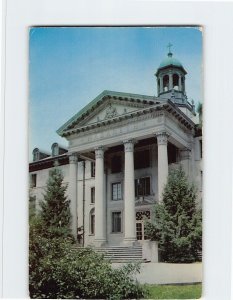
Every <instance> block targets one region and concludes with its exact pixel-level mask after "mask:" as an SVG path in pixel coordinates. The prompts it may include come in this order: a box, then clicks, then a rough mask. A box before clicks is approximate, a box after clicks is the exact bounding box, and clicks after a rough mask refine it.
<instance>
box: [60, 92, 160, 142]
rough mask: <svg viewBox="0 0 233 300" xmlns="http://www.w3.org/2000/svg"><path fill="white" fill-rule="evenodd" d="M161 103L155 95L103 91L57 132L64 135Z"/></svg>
mask: <svg viewBox="0 0 233 300" xmlns="http://www.w3.org/2000/svg"><path fill="white" fill-rule="evenodd" d="M158 103H160V102H159V101H158V98H155V97H154V96H146V95H138V94H129V93H122V92H113V91H103V92H102V93H101V94H100V95H98V96H97V97H96V98H95V99H94V100H92V101H91V102H90V103H89V104H88V105H86V106H85V107H84V108H83V109H82V110H81V111H79V112H78V113H77V114H76V115H74V116H73V117H72V118H71V119H70V120H68V121H67V122H66V123H65V124H64V125H63V126H61V127H60V128H59V129H58V130H57V133H58V134H59V135H60V136H64V135H65V134H66V133H67V132H70V131H72V130H73V129H79V128H81V127H84V126H89V125H91V126H92V124H93V125H94V124H98V122H100V123H101V122H103V121H105V120H114V118H116V119H117V118H118V119H119V117H121V116H122V117H124V116H127V115H129V114H130V113H135V112H136V111H137V110H142V109H144V108H147V107H149V106H151V105H155V104H158Z"/></svg>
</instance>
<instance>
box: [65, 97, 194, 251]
mask: <svg viewBox="0 0 233 300" xmlns="http://www.w3.org/2000/svg"><path fill="white" fill-rule="evenodd" d="M125 101H126V100H125ZM119 102H120V101H119V100H118V102H117V101H116V99H114V101H113V103H114V104H115V109H114V112H115V115H114V116H113V117H112V118H109V119H103V120H100V118H96V120H97V119H98V120H99V121H98V122H93V123H89V124H87V125H85V122H81V126H77V125H76V126H75V127H74V129H68V130H67V131H65V132H64V136H65V137H66V138H67V139H68V141H69V152H70V153H72V155H71V156H70V179H69V182H70V184H69V185H70V191H71V192H70V198H71V203H72V212H73V211H75V205H77V202H78V200H77V198H78V196H77V195H78V194H79V192H78V191H77V188H78V185H77V177H75V175H74V174H77V168H78V163H77V162H76V163H75V161H74V157H78V156H79V155H81V156H84V157H87V158H88V157H91V158H92V160H94V161H95V183H94V189H95V191H94V195H95V205H94V215H95V218H94V219H95V224H94V227H95V230H94V232H95V234H94V240H93V242H94V244H95V245H98V246H101V245H105V244H107V243H109V241H110V242H111V239H112V240H114V239H115V240H116V241H117V243H119V242H120V243H121V244H132V243H133V242H135V241H136V240H137V234H136V217H135V213H136V204H137V197H136V191H135V184H136V183H137V181H139V183H140V182H141V183H142V184H143V189H144V190H145V189H147V190H148V189H149V192H148V191H146V196H147V198H150V200H146V201H149V202H148V203H147V204H145V203H144V205H145V206H144V207H142V209H148V208H149V209H150V208H151V205H152V204H153V203H155V202H156V201H161V199H162V192H163V188H164V185H165V184H166V180H167V176H168V169H169V153H168V144H169V145H171V146H172V147H175V148H176V149H177V152H178V154H177V162H178V161H179V162H181V160H182V159H184V158H185V160H186V161H185V162H183V163H184V164H186V165H187V156H184V154H183V153H184V149H186V151H187V149H189V148H188V147H189V144H190V141H191V134H192V127H193V124H192V122H190V121H189V122H188V121H187V120H186V117H185V115H184V114H183V113H182V112H181V111H178V110H177V109H176V108H175V107H173V105H172V103H170V102H169V101H165V102H164V103H159V104H155V105H152V106H148V107H145V108H143V109H141V108H140V109H137V110H136V111H135V112H134V111H133V112H131V113H130V114H125V115H124V114H122V115H120V114H119V113H118V111H119V108H120V107H119ZM116 103H118V106H117V105H116ZM106 104H107V105H106V106H105V109H106V110H108V114H109V110H110V109H112V107H113V105H114V104H112V103H111V100H110V99H109V98H108V101H107V103H106ZM110 105H111V107H110V109H109V106H110ZM126 107H127V106H126ZM92 114H93V115H94V114H95V112H94V111H93V112H92ZM129 115H130V117H129ZM177 121H178V123H179V125H178V126H177ZM101 123H103V124H101ZM116 149H120V152H119V153H120V156H121V159H122V165H123V167H122V169H121V170H119V172H118V173H117V172H116V174H115V173H114V172H112V171H111V170H110V169H111V167H110V164H111V163H110V160H111V159H112V156H113V154H114V153H115V151H116ZM140 149H149V150H148V152H142V156H138V157H139V160H140V159H142V158H143V157H144V156H145V155H149V157H148V160H149V161H150V163H149V165H148V166H146V167H145V168H142V170H143V171H140V172H141V173H140V172H139V171H138V170H137V169H135V166H134V161H135V151H136V153H138V151H139V150H140ZM116 152H117V151H116ZM145 153H146V154H145ZM148 153H149V154H148ZM137 159H138V158H137ZM188 159H189V158H188ZM152 162H153V163H152ZM189 165H191V164H189ZM75 166H76V167H75ZM75 168H76V171H75ZM187 171H188V172H189V171H190V170H188V169H187ZM113 173H114V174H113ZM137 174H139V175H137ZM140 174H141V175H140ZM140 176H144V177H140ZM138 177H139V179H138ZM115 178H116V179H115ZM140 178H143V179H140ZM135 180H136V181H135ZM75 182H76V187H75ZM135 182H136V183H135ZM113 193H118V195H117V196H116V198H117V197H118V198H119V199H118V198H117V200H118V201H116V199H115V198H114V197H115V196H114V197H113V196H112V194H113ZM144 193H145V191H144ZM75 195H76V196H75ZM144 198H145V197H144ZM76 210H77V206H76ZM74 220H75V213H74ZM114 222H115V223H114ZM73 226H74V227H72V228H75V225H73ZM78 226H79V225H78V224H77V227H78ZM92 226H93V224H92ZM114 226H115V227H117V228H115V227H114ZM73 230H75V229H73Z"/></svg>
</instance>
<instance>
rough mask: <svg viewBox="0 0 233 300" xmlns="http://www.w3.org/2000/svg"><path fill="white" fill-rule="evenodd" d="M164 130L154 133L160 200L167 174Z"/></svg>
mask: <svg viewBox="0 0 233 300" xmlns="http://www.w3.org/2000/svg"><path fill="white" fill-rule="evenodd" d="M168 136H169V135H168V134H167V133H166V132H159V133H156V137H157V144H158V198H159V201H161V200H162V196H163V189H164V186H165V184H166V182H167V176H168V157H167V139H168Z"/></svg>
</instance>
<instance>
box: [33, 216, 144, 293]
mask: <svg viewBox="0 0 233 300" xmlns="http://www.w3.org/2000/svg"><path fill="white" fill-rule="evenodd" d="M29 253H30V261H29V268H30V276H29V279H30V283H29V289H30V297H31V298H46V299H49V298H54V299H58V298H67V299H68V298H69V299H75V298H89V299H125V298H127V299H129V298H143V297H145V296H146V290H145V288H144V287H143V286H141V285H140V284H139V283H138V282H137V281H136V280H135V279H134V277H133V275H134V274H135V273H136V272H138V271H139V266H138V265H133V264H128V265H125V266H123V267H121V268H118V269H114V268H112V266H111V264H110V262H108V261H106V260H104V258H103V256H102V255H100V254H97V253H96V252H95V251H94V250H93V249H91V248H77V246H76V245H75V244H73V241H72V239H70V238H61V237H53V238H50V239H48V238H47V237H46V236H44V235H43V223H42V222H41V220H40V219H39V218H35V219H34V220H33V221H32V222H31V226H30V251H29Z"/></svg>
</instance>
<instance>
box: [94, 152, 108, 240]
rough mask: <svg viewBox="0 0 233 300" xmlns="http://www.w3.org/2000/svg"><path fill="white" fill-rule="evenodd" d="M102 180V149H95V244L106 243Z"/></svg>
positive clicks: (103, 180)
mask: <svg viewBox="0 0 233 300" xmlns="http://www.w3.org/2000/svg"><path fill="white" fill-rule="evenodd" d="M104 183H105V178H104V149H103V147H98V148H96V149H95V243H96V246H102V245H103V244H105V243H106V199H105V185H104Z"/></svg>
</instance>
